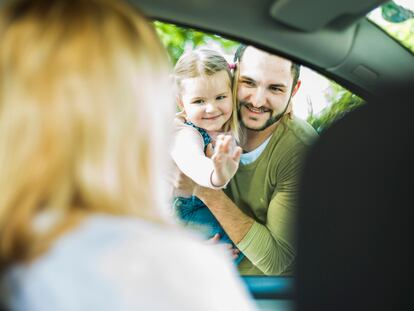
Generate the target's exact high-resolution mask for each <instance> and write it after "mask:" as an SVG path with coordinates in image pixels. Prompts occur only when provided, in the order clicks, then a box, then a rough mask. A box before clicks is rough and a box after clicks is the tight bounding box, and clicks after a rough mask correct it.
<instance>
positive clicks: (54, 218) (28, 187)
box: [0, 0, 173, 267]
mask: <svg viewBox="0 0 414 311" xmlns="http://www.w3.org/2000/svg"><path fill="white" fill-rule="evenodd" d="M0 36H1V40H0V191H1V196H0V237H1V238H0V266H1V267H4V266H5V265H6V264H10V263H13V262H16V261H20V260H27V259H30V258H33V257H35V256H37V255H38V254H40V253H41V252H43V251H44V250H46V249H47V248H48V246H49V245H50V243H51V242H52V241H53V240H54V239H56V237H57V236H58V235H59V234H61V233H62V232H63V231H65V230H67V229H68V228H70V227H72V226H73V225H75V224H76V223H77V222H78V220H79V219H82V218H83V216H85V215H88V214H90V213H107V214H113V215H126V214H128V215H136V216H138V217H141V218H144V219H148V220H151V221H156V222H160V223H163V222H164V220H163V217H162V213H161V211H160V210H157V208H156V206H159V205H160V202H162V201H163V200H164V197H163V195H164V192H163V191H160V190H162V189H160V185H161V184H162V180H161V174H162V170H163V168H164V167H165V166H164V164H165V163H166V162H167V161H166V158H164V157H165V156H166V154H167V148H168V146H167V142H168V141H169V138H168V135H167V133H169V128H168V126H169V124H170V122H169V121H170V120H171V119H172V118H173V109H172V108H170V107H171V106H172V105H171V104H172V100H171V99H172V98H173V96H172V92H171V90H170V83H169V82H170V81H169V74H170V68H169V65H168V59H167V55H166V52H165V50H164V49H163V47H162V46H161V44H160V42H159V40H158V38H157V36H156V34H155V31H154V30H153V29H152V27H151V26H150V25H149V24H148V22H147V21H146V20H145V19H144V18H143V16H142V15H141V14H140V13H138V12H137V11H136V10H135V9H133V8H132V7H129V6H128V5H126V4H124V3H122V1H119V0H114V1H109V0H70V1H67V0H19V1H14V2H11V3H10V4H8V5H6V6H5V7H4V8H3V9H2V10H1V12H0ZM160 112H161V113H160ZM169 112H170V113H169ZM45 216H46V217H45ZM42 219H43V220H45V219H48V221H46V222H44V221H43V220H42ZM46 224H48V225H49V227H45V225H46Z"/></svg>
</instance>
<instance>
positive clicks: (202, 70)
mask: <svg viewBox="0 0 414 311" xmlns="http://www.w3.org/2000/svg"><path fill="white" fill-rule="evenodd" d="M223 70H224V71H226V72H227V74H228V76H229V86H230V89H231V90H233V75H232V73H231V69H230V66H229V64H228V63H227V61H226V59H225V58H224V57H223V56H222V55H221V54H220V53H218V52H216V51H214V50H210V49H205V48H202V49H196V50H192V51H189V52H186V53H184V54H183V55H182V56H181V57H180V59H179V60H178V61H177V63H176V65H175V67H174V82H175V87H176V92H177V93H178V94H180V93H181V91H182V85H181V84H182V81H183V80H185V79H190V78H197V77H203V76H211V75H213V74H215V73H217V72H220V71H223ZM232 99H233V101H232V114H231V117H230V119H229V120H228V121H227V122H226V123H225V124H224V131H231V132H232V133H233V135H234V137H235V138H236V140H237V141H238V140H239V122H238V117H237V106H236V98H235V96H233V91H232Z"/></svg>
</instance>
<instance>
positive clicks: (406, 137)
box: [130, 0, 414, 310]
mask: <svg viewBox="0 0 414 311" xmlns="http://www.w3.org/2000/svg"><path fill="white" fill-rule="evenodd" d="M130 2H131V3H133V4H135V5H137V7H139V8H140V9H141V10H142V11H144V13H145V14H146V15H147V16H149V17H150V18H152V19H154V20H159V21H163V22H169V23H173V24H176V25H180V26H183V27H191V28H194V29H198V30H201V31H205V32H208V33H214V34H219V35H220V36H223V37H225V38H229V39H234V40H237V41H239V42H243V43H245V44H251V45H254V46H256V47H259V48H261V49H263V50H266V51H268V52H270V53H274V54H278V55H281V56H283V57H286V58H289V59H291V60H293V61H296V62H298V63H300V64H302V65H305V66H307V67H309V68H311V69H313V70H315V71H317V72H318V73H320V74H323V75H324V76H326V77H328V78H329V79H332V80H333V81H335V82H337V83H338V84H340V85H342V86H343V87H346V88H347V89H349V90H350V91H351V92H353V93H355V94H357V95H358V96H360V97H361V98H363V99H364V100H366V101H368V105H366V106H364V108H363V109H361V110H358V111H355V112H353V113H350V114H349V117H348V116H347V117H346V118H343V119H342V120H341V121H340V122H338V124H335V125H334V126H332V128H330V129H329V130H328V131H326V132H325V133H323V135H321V138H320V139H319V140H318V142H317V143H316V144H315V146H314V147H313V148H312V151H311V152H310V155H309V157H308V159H307V162H306V163H307V165H306V166H305V167H306V169H305V172H304V176H303V183H302V188H301V195H300V204H299V207H300V209H299V210H300V222H299V228H298V242H299V249H298V270H297V275H295V278H292V277H277V276H243V280H244V282H245V284H246V286H247V287H248V289H249V291H250V292H251V294H252V296H253V297H254V299H255V300H256V302H257V304H258V307H259V309H260V310H292V309H294V308H296V307H297V308H298V309H299V310H328V309H329V310H332V309H336V310H338V309H339V310H349V309H358V310H362V308H363V307H365V310H371V309H374V308H375V309H384V310H385V308H386V307H389V308H388V309H393V308H392V303H391V302H392V301H393V299H395V298H396V297H397V296H396V295H397V292H398V288H402V286H403V285H402V283H401V284H400V285H401V287H398V286H396V285H395V284H394V290H391V288H393V287H392V286H391V285H390V283H389V282H398V277H396V275H398V273H404V271H400V270H399V269H400V268H399V267H398V264H399V263H401V262H400V261H401V260H402V258H403V254H405V253H404V251H405V250H404V251H402V250H401V246H402V244H403V243H407V242H408V240H401V241H400V243H398V237H399V236H400V234H402V233H405V234H407V235H406V236H405V237H406V239H407V238H408V233H406V232H405V231H404V230H406V227H405V226H404V225H405V223H404V224H403V219H404V217H402V215H404V213H406V209H404V208H403V207H405V206H404V205H403V204H402V198H403V197H404V196H403V194H404V195H406V194H407V193H403V192H401V191H403V190H402V189H405V188H404V187H400V188H399V189H398V191H399V192H398V191H397V188H398V187H397V186H396V184H393V186H391V184H386V185H385V183H383V181H384V180H386V179H387V180H391V179H392V180H393V181H400V180H402V179H401V178H402V177H403V176H402V171H405V170H404V169H403V168H402V166H401V165H403V163H404V165H407V166H406V167H407V169H408V168H409V167H410V168H412V164H410V165H409V163H408V162H409V161H408V159H409V157H408V156H407V155H408V150H409V148H410V145H412V141H413V140H412V138H411V139H410V134H411V133H412V126H411V128H409V125H408V124H410V121H409V120H408V119H404V118H406V117H407V115H408V116H409V115H410V114H409V112H408V110H409V109H411V108H409V107H408V106H409V105H406V103H407V102H406V100H407V99H409V97H408V96H409V95H408V93H407V91H406V90H407V89H408V88H409V85H410V81H411V83H412V81H413V80H412V78H413V77H414V56H413V53H412V52H411V51H410V50H409V49H408V48H406V47H404V46H403V45H401V44H400V43H399V42H398V41H397V40H395V39H394V38H392V37H391V36H389V35H388V34H387V33H386V32H384V31H383V30H382V29H381V28H380V27H379V26H377V25H376V24H374V23H373V22H371V21H370V20H369V19H368V18H367V17H366V15H367V13H368V12H370V11H372V10H373V9H374V8H376V7H378V6H380V5H381V4H384V3H386V1H383V0H359V1H356V0H350V1H329V0H315V1H306V0H286V1H284V0H256V1H245V0H240V1H237V2H235V1H230V0H220V1H219V0H176V1H167V0H130ZM403 86H405V89H403V88H402V87H403ZM396 90H399V91H396ZM391 94H392V95H391ZM404 94H405V96H404ZM390 101H392V102H393V104H394V102H395V106H393V107H392V108H391V107H389V106H387V104H388V103H389V102H390ZM411 111H412V109H411ZM394 112H395V113H394ZM404 116H405V117H404ZM389 117H391V118H389ZM395 124H404V126H403V127H400V128H399V129H398V133H400V134H398V133H397V130H396V128H397V127H396V126H395ZM383 125H386V127H383ZM401 133H403V134H401ZM374 138H375V139H374ZM400 141H401V143H400ZM391 149H392V150H394V151H395V152H393V153H390V152H389V150H391ZM411 159H412V157H411ZM396 163H399V165H400V166H398V167H397V164H396ZM407 176H409V175H407ZM398 185H399V184H398ZM384 187H386V189H385V188H384ZM363 189H366V191H359V190H363ZM397 192H398V193H399V194H401V196H400V197H399V198H398V200H396V199H395V200H394V202H393V199H392V198H395V196H396V195H397ZM328 193H329V195H327V194H328ZM379 194H381V195H379ZM407 197H408V196H407ZM400 203H401V204H400ZM397 207H398V208H399V209H398V210H397V211H396V213H398V214H397V215H398V217H397V216H396V215H395V214H394V211H393V212H392V213H391V212H390V210H389V209H390V208H397ZM400 209H401V210H400ZM390 214H393V218H388V220H390V219H392V220H393V221H394V223H386V220H387V217H388V216H389V215H390ZM345 220H346V221H345ZM349 223H352V224H353V226H350V225H349ZM387 228H388V229H387ZM398 228H399V229H398ZM388 230H391V231H392V230H394V231H392V232H393V234H391V235H390V234H388V235H387V234H386V232H389V231H388ZM327 232H329V234H327ZM385 241H386V242H385ZM403 241H404V242H403ZM384 243H388V244H389V243H394V244H391V246H390V245H388V246H389V247H390V250H392V251H393V252H396V253H398V256H397V255H396V256H395V257H393V258H394V259H396V260H397V261H398V260H400V261H398V262H397V261H396V262H397V263H394V264H391V263H390V262H389V261H392V259H393V258H392V256H391V255H390V253H389V252H388V253H387V251H386V249H385V248H384V247H385V246H384V245H383V244H384ZM358 252H359V254H358ZM361 256H362V257H363V258H362V259H361ZM375 256H378V258H375ZM388 260H389V261H388ZM376 263H377V264H376ZM387 264H390V266H388V267H387ZM381 265H382V266H381ZM390 271H391V272H390ZM381 275H383V276H384V278H383V279H381V277H380V276H381ZM381 281H382V282H381ZM387 282H388V283H387ZM383 284H386V285H383ZM376 290H377V292H376ZM347 293H349V294H348V295H347ZM399 293H400V294H401V295H402V292H399ZM378 295H380V296H381V295H382V298H383V299H382V300H381V299H378ZM399 297H401V296H399ZM358 301H365V303H360V304H358V303H357V302H358ZM401 301H402V300H401ZM396 303H397V302H396ZM399 303H400V302H398V303H397V304H396V305H399ZM397 309H398V308H397Z"/></svg>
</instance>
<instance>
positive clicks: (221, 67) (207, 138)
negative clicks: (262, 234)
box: [171, 48, 244, 264]
mask: <svg viewBox="0 0 414 311" xmlns="http://www.w3.org/2000/svg"><path fill="white" fill-rule="evenodd" d="M174 80H175V84H176V95H177V104H178V106H179V108H180V109H181V110H182V112H181V113H180V114H179V115H178V118H177V119H178V120H176V131H175V135H174V143H173V147H172V151H171V155H172V158H173V160H174V162H175V164H176V165H177V167H178V169H179V170H180V171H181V172H183V173H184V174H185V175H186V176H188V177H190V178H191V179H192V180H193V181H194V182H195V183H197V184H198V185H201V186H204V187H208V188H211V189H222V188H224V187H225V186H226V185H227V183H228V182H229V181H230V179H231V178H232V177H233V176H234V174H235V173H236V171H237V168H238V167H239V160H240V155H241V152H242V150H241V148H240V147H237V146H236V144H235V138H238V121H237V110H236V104H235V101H234V99H233V91H232V80H233V76H232V73H231V69H230V65H229V64H228V63H227V61H226V59H225V58H224V57H223V56H222V55H221V54H220V53H218V52H216V51H214V50H210V49H205V48H202V49H197V50H192V51H189V52H187V53H185V54H183V55H182V56H181V57H180V59H179V60H178V61H177V64H176V65H175V68H174ZM181 119H182V120H181ZM180 121H184V124H182V122H180ZM223 133H225V134H226V135H223ZM212 145H214V151H212V156H211V158H209V157H207V156H206V154H205V152H206V151H207V148H208V147H210V146H212ZM175 196H176V198H175V200H174V210H175V212H176V214H177V216H178V217H179V219H180V221H181V222H182V223H183V224H185V225H187V226H190V227H192V228H193V229H196V230H197V231H199V232H201V233H203V235H204V236H205V237H206V238H208V239H213V240H214V239H217V237H220V241H221V242H224V243H227V244H230V245H232V241H231V240H230V238H229V237H228V236H227V234H226V232H225V231H224V230H223V228H222V227H221V225H220V224H219V222H218V221H217V219H216V218H215V217H214V215H213V214H212V213H211V212H210V210H209V209H208V207H207V206H206V205H205V204H204V203H203V202H202V201H201V200H200V199H198V198H197V197H195V196H192V193H191V192H188V193H187V192H186V191H183V190H182V189H176V192H175ZM233 247H234V246H233ZM233 256H234V259H235V263H236V264H238V263H239V262H240V261H241V260H242V259H243V257H244V256H243V254H241V253H239V252H238V250H237V249H236V248H235V251H234V255H233Z"/></svg>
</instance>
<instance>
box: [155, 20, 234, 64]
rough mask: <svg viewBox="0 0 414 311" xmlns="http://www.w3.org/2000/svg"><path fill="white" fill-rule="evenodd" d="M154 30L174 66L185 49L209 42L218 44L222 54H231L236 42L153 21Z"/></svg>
mask: <svg viewBox="0 0 414 311" xmlns="http://www.w3.org/2000/svg"><path fill="white" fill-rule="evenodd" d="M154 26H155V29H156V31H157V33H158V36H159V37H160V38H161V41H162V43H163V44H164V46H165V47H166V48H167V50H168V54H169V56H170V58H171V62H172V64H173V65H174V64H175V63H176V62H177V60H178V59H179V58H180V56H181V55H182V54H183V53H184V51H185V50H186V49H192V48H196V47H199V46H204V45H208V44H209V43H211V42H215V43H217V44H219V46H220V47H221V48H222V50H223V51H224V53H233V50H234V49H235V48H236V47H237V46H238V44H239V43H238V42H235V41H232V40H228V39H225V38H222V37H220V36H218V35H213V34H208V33H204V32H201V31H198V30H194V29H191V28H184V27H179V26H176V25H173V24H167V23H163V22H160V21H154Z"/></svg>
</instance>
